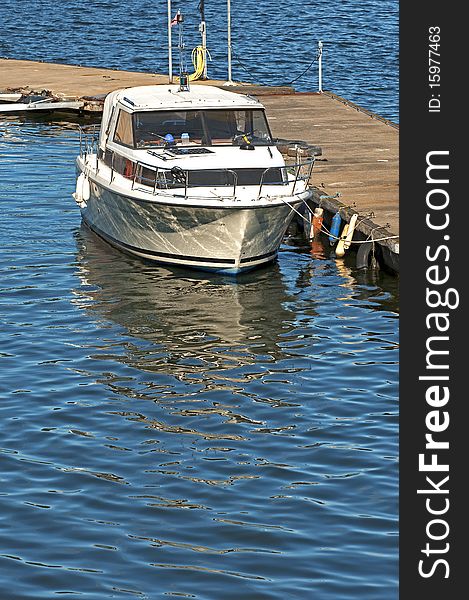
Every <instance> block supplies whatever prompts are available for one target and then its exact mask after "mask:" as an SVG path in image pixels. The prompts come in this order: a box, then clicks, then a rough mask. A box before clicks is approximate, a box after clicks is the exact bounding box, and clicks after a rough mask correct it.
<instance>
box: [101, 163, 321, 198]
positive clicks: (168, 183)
mask: <svg viewBox="0 0 469 600" xmlns="http://www.w3.org/2000/svg"><path fill="white" fill-rule="evenodd" d="M314 161H315V158H314V156H311V157H308V158H306V159H305V160H303V161H301V162H295V163H293V164H290V165H285V166H282V167H280V166H276V167H268V168H267V169H264V170H263V171H262V174H261V178H260V182H259V183H256V184H247V185H250V186H251V185H257V186H258V190H257V199H259V198H261V196H262V191H263V189H264V188H265V187H266V186H270V185H276V186H280V185H282V186H286V185H288V186H290V184H292V188H291V189H290V188H289V190H288V193H286V194H277V195H285V196H292V195H294V194H295V192H296V188H297V185H298V182H300V181H304V182H306V184H307V183H308V181H309V180H310V179H311V175H312V171H313V167H314ZM132 165H133V173H132V176H131V177H130V179H131V180H132V188H131V189H132V190H134V189H135V186H136V185H138V184H141V185H143V186H146V187H149V188H152V193H153V194H156V193H157V191H158V190H162V189H163V190H169V189H171V190H173V189H176V190H177V189H183V190H184V199H187V198H189V197H190V196H189V193H188V190H189V189H190V187H206V185H200V186H199V185H197V184H194V185H192V186H191V173H192V174H195V173H206V174H212V173H221V174H223V173H225V174H226V175H227V177H226V178H225V180H226V181H229V180H230V179H231V180H232V183H231V184H226V183H225V184H218V185H217V184H216V183H214V184H213V187H217V188H219V187H224V188H226V187H231V188H232V189H231V193H229V194H226V196H224V197H230V198H232V199H235V198H236V190H237V188H238V186H239V176H238V173H237V172H236V171H235V170H234V169H205V170H204V169H197V170H191V169H182V168H181V167H179V166H177V167H172V168H170V167H156V166H155V165H149V164H148V163H146V162H142V161H132ZM110 168H111V182H112V181H113V179H114V173H115V166H114V154H113V156H112V160H111V166H110ZM145 171H146V172H145ZM272 172H274V173H277V172H281V173H282V177H281V179H280V180H279V181H266V179H267V177H268V174H269V173H272ZM150 173H151V175H150ZM142 191H146V190H142ZM301 191H303V190H301ZM300 193H301V192H300ZM181 195H182V194H181Z"/></svg>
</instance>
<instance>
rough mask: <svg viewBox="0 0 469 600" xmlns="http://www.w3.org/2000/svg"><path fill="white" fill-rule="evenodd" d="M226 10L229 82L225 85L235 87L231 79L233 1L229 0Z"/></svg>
mask: <svg viewBox="0 0 469 600" xmlns="http://www.w3.org/2000/svg"><path fill="white" fill-rule="evenodd" d="M226 10H227V13H228V18H227V19H228V81H227V82H226V83H225V85H234V83H233V79H232V78H231V0H227V5H226Z"/></svg>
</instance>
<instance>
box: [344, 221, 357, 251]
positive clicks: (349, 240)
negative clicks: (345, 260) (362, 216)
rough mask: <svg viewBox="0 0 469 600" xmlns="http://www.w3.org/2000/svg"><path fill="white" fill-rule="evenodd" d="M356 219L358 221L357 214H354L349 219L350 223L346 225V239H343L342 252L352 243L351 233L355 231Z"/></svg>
mask: <svg viewBox="0 0 469 600" xmlns="http://www.w3.org/2000/svg"><path fill="white" fill-rule="evenodd" d="M357 219H358V215H357V213H354V214H353V215H352V216H351V217H350V221H349V224H348V231H347V237H346V238H345V242H344V250H348V249H349V248H350V244H351V243H352V238H353V232H354V231H355V226H356V224H357Z"/></svg>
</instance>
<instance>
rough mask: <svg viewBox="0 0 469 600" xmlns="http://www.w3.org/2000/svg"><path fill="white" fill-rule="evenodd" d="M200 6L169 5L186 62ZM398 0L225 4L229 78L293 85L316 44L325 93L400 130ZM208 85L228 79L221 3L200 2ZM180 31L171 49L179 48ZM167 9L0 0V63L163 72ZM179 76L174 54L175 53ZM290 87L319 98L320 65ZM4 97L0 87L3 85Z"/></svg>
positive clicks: (133, 1)
mask: <svg viewBox="0 0 469 600" xmlns="http://www.w3.org/2000/svg"><path fill="white" fill-rule="evenodd" d="M198 3H199V0H186V1H184V2H183V1H182V0H173V1H172V12H173V14H176V11H177V9H178V8H179V9H181V11H182V13H183V14H184V15H185V23H184V41H185V45H186V48H187V52H186V60H187V61H189V62H190V51H191V49H192V48H193V47H195V46H197V45H198V44H199V43H200V41H201V38H200V34H199V32H198V22H199V13H198V11H197V6H198ZM398 10H399V3H398V1H397V0H384V1H383V0H360V1H359V0H330V1H329V2H319V1H317V2H311V1H304V0H303V1H300V0H290V1H289V2H280V1H278V0H270V1H264V2H258V1H256V0H231V12H232V41H233V65H232V67H233V72H232V74H233V79H234V80H235V81H247V82H253V83H270V84H282V83H289V82H290V81H292V80H293V79H296V78H297V77H299V76H301V74H302V73H303V72H304V71H305V69H307V67H308V66H309V65H310V64H311V62H313V61H314V60H315V58H316V55H317V44H318V41H319V40H322V42H323V44H324V54H323V88H324V89H326V90H330V91H332V92H334V93H336V94H339V95H341V96H344V97H345V98H347V99H348V100H351V101H353V102H356V103H357V104H359V105H361V106H363V107H364V108H367V109H369V110H372V111H373V112H376V113H378V114H380V115H382V116H383V117H387V118H389V119H391V120H394V121H398V50H399V40H398V17H399V14H398ZM205 18H206V22H207V45H208V48H209V50H210V54H211V57H212V62H211V63H210V64H209V71H208V73H209V76H210V77H212V78H215V79H217V78H218V79H226V78H227V41H226V40H227V25H226V22H227V19H226V2H224V1H223V0H222V1H220V0H219V1H218V2H213V1H212V0H206V2H205ZM176 29H177V28H173V32H174V35H173V44H174V45H177V32H176ZM166 31H167V2H166V1H165V0H159V1H155V0H127V1H126V2H124V3H122V2H121V3H119V2H111V1H110V0H82V1H80V0H62V1H61V2H56V0H36V1H35V2H31V1H30V0H3V2H2V3H1V4H0V56H3V57H10V58H24V59H35V60H44V61H52V62H64V63H73V64H81V65H86V66H99V67H111V68H117V69H126V70H136V71H150V72H157V73H167V71H168V58H167V56H168V50H167V33H166ZM174 63H175V64H174V68H175V70H176V71H177V70H178V51H177V48H175V49H174ZM294 86H295V88H296V89H297V90H299V91H316V90H317V89H318V69H317V62H314V63H313V66H312V67H311V69H310V70H309V71H307V73H306V74H305V75H304V76H302V77H300V79H298V80H297V81H296V82H295V83H294ZM0 88H1V79H0Z"/></svg>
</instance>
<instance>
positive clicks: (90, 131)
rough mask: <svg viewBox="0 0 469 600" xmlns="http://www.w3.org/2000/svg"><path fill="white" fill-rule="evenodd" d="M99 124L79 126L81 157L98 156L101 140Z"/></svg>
mask: <svg viewBox="0 0 469 600" xmlns="http://www.w3.org/2000/svg"><path fill="white" fill-rule="evenodd" d="M99 128H100V125H99V124H96V123H95V124H93V125H78V130H79V132H80V156H81V157H82V158H86V157H87V156H88V155H90V154H96V151H97V148H98V139H99Z"/></svg>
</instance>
